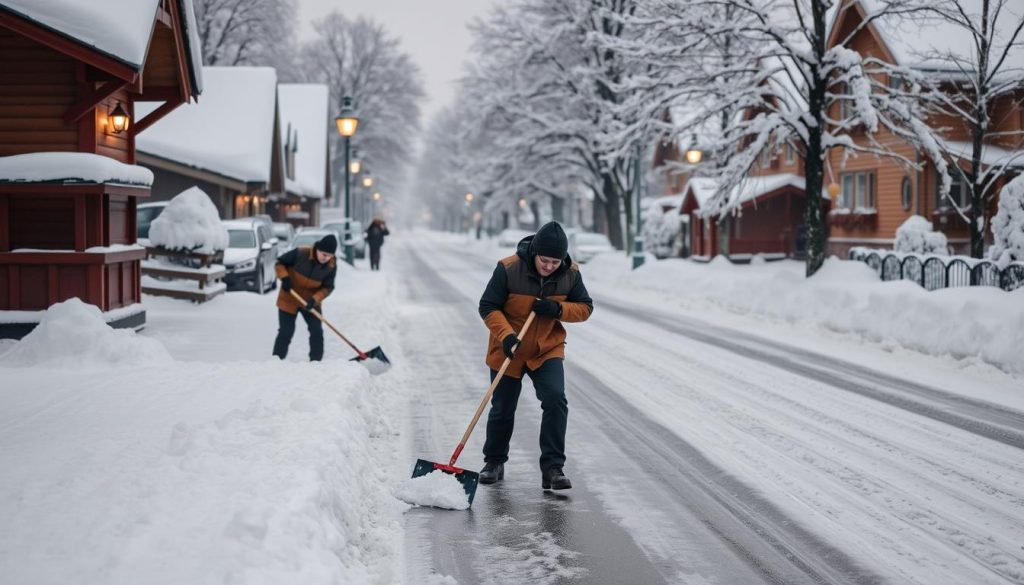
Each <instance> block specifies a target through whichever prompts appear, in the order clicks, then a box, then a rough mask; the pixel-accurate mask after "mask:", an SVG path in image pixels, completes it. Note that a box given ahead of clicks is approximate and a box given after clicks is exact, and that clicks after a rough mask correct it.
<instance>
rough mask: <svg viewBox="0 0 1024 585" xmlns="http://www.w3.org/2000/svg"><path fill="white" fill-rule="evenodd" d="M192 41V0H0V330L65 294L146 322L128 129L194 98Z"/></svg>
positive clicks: (121, 322) (196, 69)
mask: <svg viewBox="0 0 1024 585" xmlns="http://www.w3.org/2000/svg"><path fill="white" fill-rule="evenodd" d="M198 48H199V47H198V37H197V36H196V27H195V17H194V15H193V14H192V3H191V0H93V1H90V2H82V1H79V0H0V337H21V336H23V335H25V334H26V333H27V332H28V331H30V330H31V329H32V328H33V327H34V326H35V324H36V323H37V322H38V320H39V317H40V316H41V312H42V311H43V310H44V309H46V308H47V307H48V306H50V305H52V304H54V303H57V302H60V301H63V300H67V299H69V298H73V297H78V298H80V299H82V300H83V301H85V302H87V303H91V304H93V305H95V306H97V307H99V308H100V310H101V311H103V313H104V316H105V318H106V320H107V322H108V323H110V324H111V325H112V326H121V327H136V328H137V327H141V326H142V325H143V324H144V323H145V312H144V311H143V310H142V306H141V305H140V304H139V301H140V300H141V299H140V296H141V293H140V287H139V261H140V259H142V258H143V257H144V256H145V250H144V249H142V248H141V247H139V246H137V245H136V244H135V207H136V201H137V199H138V198H139V197H146V196H148V195H149V184H150V183H151V182H152V175H151V173H149V171H147V170H145V169H142V168H141V167H137V166H135V164H134V163H135V136H136V135H137V134H138V133H139V132H142V131H143V130H145V128H147V127H148V126H150V125H151V124H152V123H153V122H155V121H156V120H158V119H159V118H161V117H162V116H164V115H166V114H167V113H168V112H170V111H172V110H173V109H174V108H176V107H178V106H179V105H181V104H183V103H186V102H187V101H189V100H190V99H192V98H194V97H197V96H198V95H199V92H200V91H201V83H202V81H201V73H200V58H199V56H198V55H199V53H198ZM143 100H145V101H159V102H162V105H161V106H160V107H159V108H157V109H156V110H155V111H153V112H152V113H150V114H149V115H147V116H146V117H144V118H142V119H135V116H134V103H135V102H136V101H143Z"/></svg>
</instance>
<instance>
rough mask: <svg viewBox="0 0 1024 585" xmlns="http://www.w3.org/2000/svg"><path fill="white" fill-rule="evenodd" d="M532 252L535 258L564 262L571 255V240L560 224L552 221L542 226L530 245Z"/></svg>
mask: <svg viewBox="0 0 1024 585" xmlns="http://www.w3.org/2000/svg"><path fill="white" fill-rule="evenodd" d="M530 252H531V253H532V254H533V255H534V256H547V257H548V258H558V259H559V260H564V259H565V255H566V254H568V253H569V238H567V237H566V236H565V230H563V229H562V226H560V225H558V222H555V221H552V222H548V223H546V224H544V225H543V226H541V228H540V229H539V230H537V234H536V235H535V236H533V242H532V243H530Z"/></svg>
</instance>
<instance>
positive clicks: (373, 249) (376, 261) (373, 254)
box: [370, 246, 380, 270]
mask: <svg viewBox="0 0 1024 585" xmlns="http://www.w3.org/2000/svg"><path fill="white" fill-rule="evenodd" d="M370 270H380V246H370Z"/></svg>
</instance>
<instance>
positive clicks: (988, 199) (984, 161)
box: [902, 0, 1024, 258]
mask: <svg viewBox="0 0 1024 585" xmlns="http://www.w3.org/2000/svg"><path fill="white" fill-rule="evenodd" d="M920 1H921V2H922V6H923V7H924V9H925V10H924V12H922V13H918V14H917V15H915V17H914V18H913V19H912V20H905V21H904V22H903V23H902V25H903V27H904V28H906V29H911V28H912V29H913V31H928V32H929V33H930V34H929V35H922V34H917V35H914V37H913V38H915V39H918V42H919V43H920V44H919V45H918V46H916V47H911V48H910V51H911V52H912V54H913V55H914V57H915V58H916V59H917V60H919V61H921V63H923V64H924V67H927V68H928V69H929V71H928V73H927V74H925V75H922V76H920V81H921V83H922V84H923V85H925V87H926V88H927V89H928V90H930V91H928V92H927V93H926V94H925V95H924V96H923V98H924V99H926V100H927V102H928V104H929V105H930V106H932V107H933V109H934V112H936V113H938V114H943V115H945V119H946V120H953V121H955V122H954V124H955V125H958V126H960V127H959V128H957V127H953V128H948V129H946V130H947V131H946V132H943V135H944V136H948V135H949V134H954V133H958V134H965V135H966V136H967V138H968V140H967V141H966V142H964V141H960V140H954V139H948V140H940V141H938V143H937V146H938V147H939V148H940V149H941V151H942V154H943V155H944V156H945V158H946V159H947V160H949V161H950V163H951V164H950V165H949V169H950V172H951V173H955V174H956V175H958V176H959V177H958V178H959V179H960V181H958V182H962V184H963V185H965V186H966V189H967V192H968V198H969V201H968V202H967V204H966V205H963V206H962V205H961V204H960V202H959V201H958V200H957V199H958V198H954V197H947V203H948V205H949V207H951V208H953V209H954V210H955V211H956V212H957V213H959V214H960V215H961V216H962V217H963V218H964V220H965V221H967V223H968V224H969V225H970V230H971V256H974V257H975V258H981V257H982V255H983V254H984V246H985V241H984V234H985V231H986V227H987V226H986V225H985V221H986V216H985V210H986V209H989V207H990V205H991V203H992V199H993V198H994V197H995V196H996V191H997V190H996V184H997V182H998V181H999V179H1000V177H1002V176H1003V175H1004V174H1005V173H1006V172H1007V170H1008V169H1010V168H1012V167H1020V166H1024V151H1021V150H1019V145H1020V144H1022V143H1024V131H1022V130H1021V129H1020V126H1019V125H1018V124H1004V123H1003V122H1004V121H1005V120H1003V119H1001V118H1005V117H1006V116H1007V114H1006V112H1018V111H1020V109H1021V108H1022V107H1024V3H1021V2H1020V1H1019V0H942V1H939V2H936V1H932V0H927V1H926V0H920ZM963 130H966V132H957V131H963ZM996 144H998V145H1017V148H1018V150H1016V152H1011V153H1005V152H1003V151H1002V150H1001V149H1000V148H999V147H998V146H995V145H996Z"/></svg>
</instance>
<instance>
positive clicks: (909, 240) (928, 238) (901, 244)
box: [893, 215, 949, 256]
mask: <svg viewBox="0 0 1024 585" xmlns="http://www.w3.org/2000/svg"><path fill="white" fill-rule="evenodd" d="M893 248H894V249H895V250H896V251H897V252H905V253H908V254H937V255H940V256H946V255H948V254H949V243H948V242H947V241H946V234H943V233H942V232H936V231H934V230H932V222H930V221H928V220H927V219H925V218H923V217H921V216H920V215H911V216H910V217H909V218H907V221H905V222H903V225H901V226H900V227H899V228H897V229H896V243H895V244H894V245H893Z"/></svg>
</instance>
